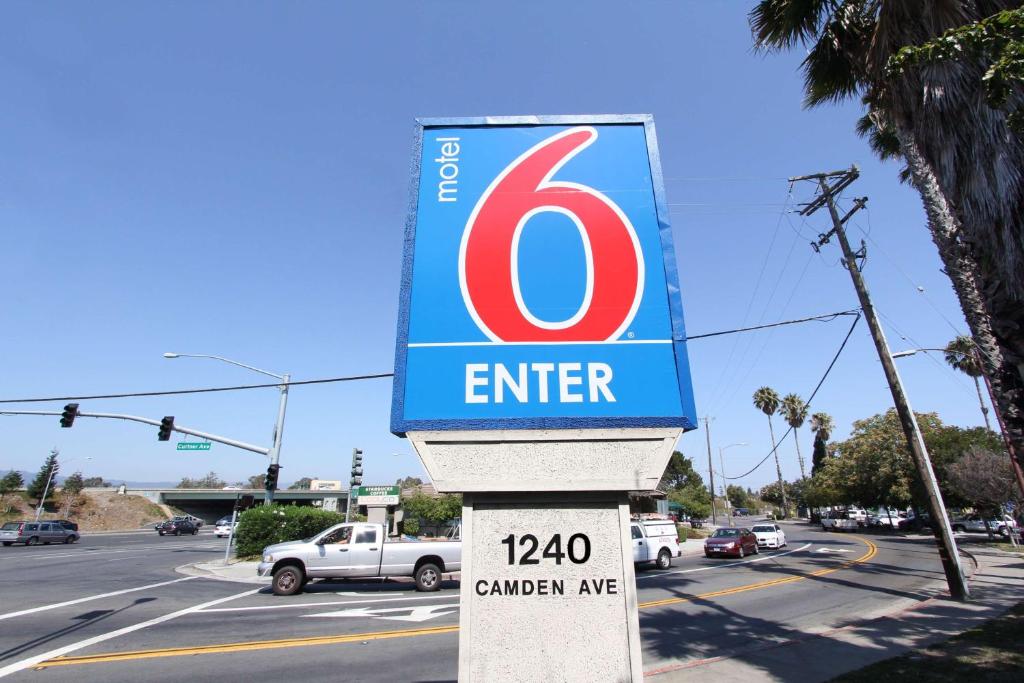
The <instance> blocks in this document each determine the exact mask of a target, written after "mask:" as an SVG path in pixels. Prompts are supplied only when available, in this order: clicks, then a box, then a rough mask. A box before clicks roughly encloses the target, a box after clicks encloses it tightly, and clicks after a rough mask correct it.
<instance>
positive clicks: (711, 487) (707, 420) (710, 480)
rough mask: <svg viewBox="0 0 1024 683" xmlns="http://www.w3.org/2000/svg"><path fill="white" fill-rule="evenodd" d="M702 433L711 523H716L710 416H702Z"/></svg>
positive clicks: (716, 508)
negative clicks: (706, 450)
mask: <svg viewBox="0 0 1024 683" xmlns="http://www.w3.org/2000/svg"><path fill="white" fill-rule="evenodd" d="M704 435H705V436H707V440H708V490H709V491H711V523H712V524H714V525H717V524H718V507H717V506H716V505H715V469H714V466H713V465H712V464H711V424H710V418H708V416H707V415H705V416H704Z"/></svg>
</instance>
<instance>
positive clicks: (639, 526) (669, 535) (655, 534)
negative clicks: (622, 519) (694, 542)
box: [629, 519, 683, 569]
mask: <svg viewBox="0 0 1024 683" xmlns="http://www.w3.org/2000/svg"><path fill="white" fill-rule="evenodd" d="M629 527H630V533H631V534H632V536H633V541H632V543H633V562H634V563H636V564H641V563H645V562H653V563H654V565H655V566H656V567H657V568H658V569H668V568H669V567H671V566H672V558H673V557H679V556H680V555H682V554H683V551H682V550H680V549H679V531H678V530H677V529H676V525H675V522H673V521H671V520H657V519H649V520H644V521H637V522H633V523H632V524H630V525H629Z"/></svg>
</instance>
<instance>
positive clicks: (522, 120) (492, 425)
mask: <svg viewBox="0 0 1024 683" xmlns="http://www.w3.org/2000/svg"><path fill="white" fill-rule="evenodd" d="M609 124H630V125H636V124H642V125H643V128H644V137H645V140H646V145H647V159H648V163H649V166H650V178H651V184H652V189H653V195H654V196H653V199H654V208H655V214H656V216H655V218H656V220H657V225H658V234H659V238H660V243H661V256H662V262H663V267H664V274H665V279H666V284H667V291H666V292H665V296H666V297H667V299H668V312H669V318H670V323H671V334H672V340H671V342H672V350H673V358H674V360H675V366H676V368H675V370H676V378H677V384H678V388H679V393H680V397H679V398H680V404H681V407H682V413H683V414H682V416H667V417H665V416H661V417H658V416H645V415H635V416H575V417H498V418H494V417H488V418H478V419H469V418H453V419H406V418H405V394H406V380H407V375H406V373H407V362H408V343H409V324H410V315H411V300H412V278H413V259H414V252H415V240H416V227H417V218H418V215H419V195H420V179H421V175H422V162H423V158H422V154H423V144H424V136H425V134H426V133H427V132H428V131H429V130H430V129H431V128H444V127H463V128H472V127H481V128H493V127H501V126H544V125H556V126H576V125H584V126H585V125H609ZM411 174H412V186H411V194H410V201H409V210H408V214H407V217H406V224H405V240H404V245H403V261H402V281H401V293H400V301H399V314H398V326H397V327H398V331H397V344H396V350H395V379H394V384H393V393H392V408H391V431H392V433H394V434H396V435H398V436H405V435H406V433H407V432H410V431H426V430H431V431H451V430H500V429H586V428H609V427H611V428H638V427H639V428H643V427H681V428H682V429H683V430H684V431H688V430H692V429H696V427H697V425H696V423H695V422H696V411H695V408H694V406H693V392H692V385H691V379H690V374H689V362H688V358H687V351H686V341H685V340H686V329H685V324H684V322H683V308H682V299H681V296H680V292H679V284H678V282H679V280H678V270H677V267H676V258H675V246H674V243H673V238H672V229H671V225H670V221H669V211H668V203H667V200H666V196H665V187H664V178H663V176H662V171H661V157H660V154H659V151H658V145H657V140H656V136H655V128H654V119H653V117H652V116H651V115H649V114H629V115H580V116H489V117H468V118H458V117H457V118H424V119H417V120H416V126H415V148H414V153H413V164H412V170H411Z"/></svg>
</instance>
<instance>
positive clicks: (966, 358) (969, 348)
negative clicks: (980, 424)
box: [945, 335, 992, 430]
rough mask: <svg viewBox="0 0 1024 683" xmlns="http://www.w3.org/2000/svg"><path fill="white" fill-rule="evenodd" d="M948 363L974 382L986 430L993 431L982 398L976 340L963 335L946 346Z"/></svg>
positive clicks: (986, 407)
mask: <svg viewBox="0 0 1024 683" xmlns="http://www.w3.org/2000/svg"><path fill="white" fill-rule="evenodd" d="M945 353H946V362H947V363H949V365H950V367H951V368H953V369H954V370H959V371H960V372H962V373H964V374H965V375H967V376H968V377H970V378H971V379H973V380H974V388H975V390H977V392H978V404H979V405H980V406H981V415H982V417H984V418H985V429H988V430H991V429H992V425H991V423H989V421H988V406H986V405H985V399H983V398H982V397H981V382H979V381H978V378H979V377H981V362H980V361H979V360H978V352H977V350H976V349H975V346H974V340H973V339H971V338H970V337H965V336H963V335H961V336H959V337H957V338H956V339H954V340H953V341H951V342H949V343H948V344H946V351H945Z"/></svg>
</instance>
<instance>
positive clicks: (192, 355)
mask: <svg viewBox="0 0 1024 683" xmlns="http://www.w3.org/2000/svg"><path fill="white" fill-rule="evenodd" d="M177 355H179V356H181V357H182V358H212V359H214V360H219V361H224V362H225V363H231V364H232V365H237V366H238V367H240V368H245V369H246V370H252V371H253V372H258V373H260V374H262V375H267V376H268V377H273V378H274V379H279V380H283V381H285V382H287V381H288V380H287V378H286V376H285V375H278V374H275V373H273V372H268V371H266V370H261V369H259V368H256V367H253V366H251V365H246V364H245V363H239V362H238V361H237V360H231V359H230V358H225V357H224V356H211V355H208V354H205V353H179V354H177Z"/></svg>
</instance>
